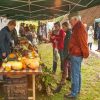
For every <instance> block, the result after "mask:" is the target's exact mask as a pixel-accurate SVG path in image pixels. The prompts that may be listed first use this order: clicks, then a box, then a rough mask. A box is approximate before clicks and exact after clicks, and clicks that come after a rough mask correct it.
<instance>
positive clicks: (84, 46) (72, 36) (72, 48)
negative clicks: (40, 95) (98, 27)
mask: <svg viewBox="0 0 100 100" xmlns="http://www.w3.org/2000/svg"><path fill="white" fill-rule="evenodd" d="M69 23H70V24H71V27H72V28H71V29H70V28H69ZM69 23H68V22H64V23H63V24H62V25H61V24H60V23H59V22H56V23H54V28H53V30H52V32H51V34H50V39H49V40H48V39H47V41H48V42H51V43H52V45H53V68H52V72H53V74H56V69H57V62H58V55H59V56H60V62H61V65H60V68H61V73H62V77H61V81H60V82H59V84H58V86H57V88H56V89H55V90H54V93H58V92H60V90H61V88H62V86H63V85H64V84H65V80H66V79H67V80H69V81H71V93H70V94H65V96H64V97H65V98H76V96H77V95H78V94H79V93H80V91H81V63H82V60H83V58H87V57H88V56H89V48H88V32H87V30H86V28H85V26H84V24H83V23H82V22H81V20H80V17H79V16H78V15H75V14H71V15H70V16H69Z"/></svg>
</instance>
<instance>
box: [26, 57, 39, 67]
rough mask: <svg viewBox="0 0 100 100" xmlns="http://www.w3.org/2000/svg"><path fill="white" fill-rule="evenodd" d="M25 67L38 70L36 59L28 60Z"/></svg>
mask: <svg viewBox="0 0 100 100" xmlns="http://www.w3.org/2000/svg"><path fill="white" fill-rule="evenodd" d="M26 64H27V66H28V67H29V68H31V69H37V68H39V61H38V60H36V59H28V60H27V62H26Z"/></svg>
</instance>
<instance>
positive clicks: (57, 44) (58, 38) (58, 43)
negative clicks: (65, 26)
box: [50, 22, 65, 73]
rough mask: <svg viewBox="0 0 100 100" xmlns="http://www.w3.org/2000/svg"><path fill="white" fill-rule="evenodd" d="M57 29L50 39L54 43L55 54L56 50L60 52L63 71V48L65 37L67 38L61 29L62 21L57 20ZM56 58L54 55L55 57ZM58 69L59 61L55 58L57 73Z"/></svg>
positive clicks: (55, 25) (54, 66)
mask: <svg viewBox="0 0 100 100" xmlns="http://www.w3.org/2000/svg"><path fill="white" fill-rule="evenodd" d="M54 28H55V30H54V31H53V33H52V35H51V37H50V40H51V42H52V44H53V56H55V52H57V51H58V52H59V54H60V60H61V71H63V61H64V56H63V49H64V38H65V32H64V31H63V30H62V29H61V27H60V23H59V22H56V23H55V24H54ZM53 58H54V57H53ZM56 69H57V61H55V60H54V59H53V72H54V73H56Z"/></svg>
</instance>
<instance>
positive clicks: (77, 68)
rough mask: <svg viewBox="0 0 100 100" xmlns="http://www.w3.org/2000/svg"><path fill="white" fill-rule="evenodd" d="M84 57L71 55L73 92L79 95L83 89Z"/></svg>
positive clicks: (74, 94)
mask: <svg viewBox="0 0 100 100" xmlns="http://www.w3.org/2000/svg"><path fill="white" fill-rule="evenodd" d="M82 59H83V58H82V57H76V56H71V79H72V82H71V89H72V90H71V94H72V95H73V96H77V94H78V92H80V89H81V63H82Z"/></svg>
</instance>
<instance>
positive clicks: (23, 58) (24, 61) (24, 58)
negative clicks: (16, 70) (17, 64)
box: [21, 57, 27, 69]
mask: <svg viewBox="0 0 100 100" xmlns="http://www.w3.org/2000/svg"><path fill="white" fill-rule="evenodd" d="M26 61H27V58H26V57H22V59H21V62H22V65H23V69H25V68H26V67H27V66H26Z"/></svg>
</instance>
